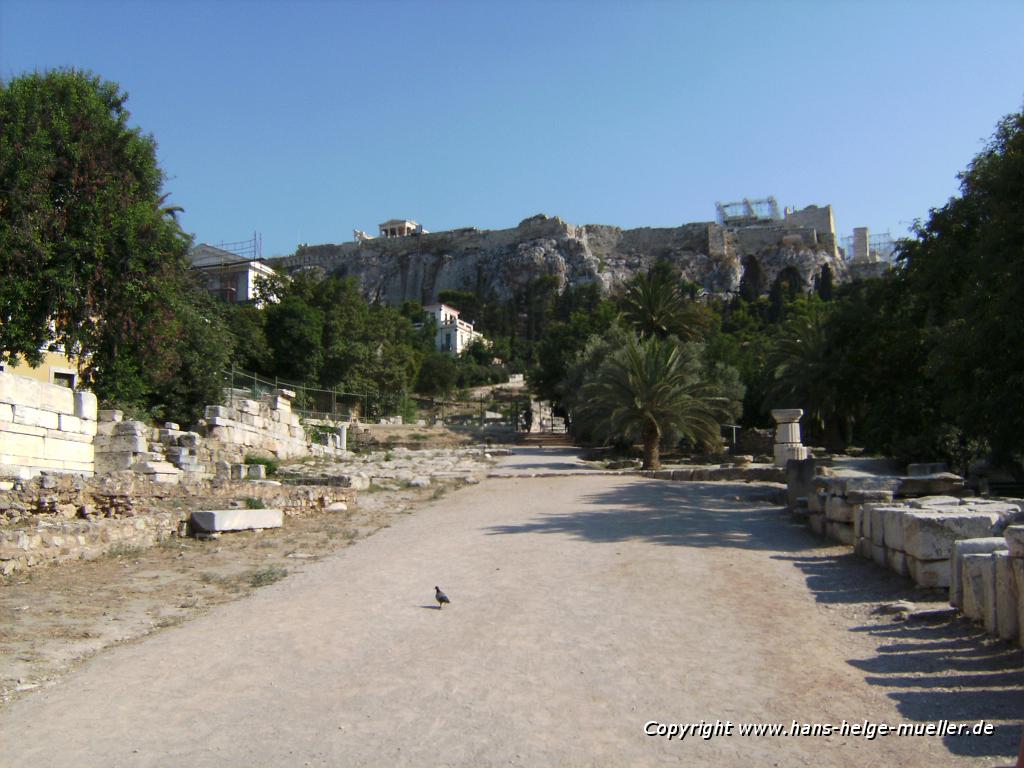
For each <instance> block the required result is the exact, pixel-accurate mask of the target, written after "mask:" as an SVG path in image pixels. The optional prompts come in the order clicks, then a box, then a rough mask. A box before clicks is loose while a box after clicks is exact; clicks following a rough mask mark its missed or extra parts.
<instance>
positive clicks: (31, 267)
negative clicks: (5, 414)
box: [0, 70, 231, 418]
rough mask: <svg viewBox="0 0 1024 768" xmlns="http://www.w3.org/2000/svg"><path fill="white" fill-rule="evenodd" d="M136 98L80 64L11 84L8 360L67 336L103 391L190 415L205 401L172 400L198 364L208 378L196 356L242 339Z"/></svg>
mask: <svg viewBox="0 0 1024 768" xmlns="http://www.w3.org/2000/svg"><path fill="white" fill-rule="evenodd" d="M126 100H127V95H126V94H124V93H123V92H121V90H120V89H119V87H118V86H117V85H116V84H114V83H110V82H105V81H101V80H100V79H99V78H97V77H94V76H93V75H91V74H88V73H85V72H80V71H76V70H62V71H54V72H48V73H42V74H39V73H37V74H32V75H24V76H21V77H16V78H14V79H12V80H10V81H9V82H5V83H0V260H2V262H0V266H2V270H0V271H2V274H3V280H0V360H17V359H19V358H24V359H26V360H27V361H28V362H29V363H34V362H38V360H39V359H40V349H45V348H47V347H50V348H54V347H57V346H59V347H62V348H63V349H64V350H66V351H67V352H69V353H70V354H72V355H74V356H75V357H76V358H77V360H78V362H79V367H80V373H81V377H82V382H83V384H84V385H85V386H90V387H92V388H93V389H94V390H95V391H96V393H97V395H98V396H99V397H100V399H101V400H104V401H105V402H107V403H109V404H116V405H119V406H124V407H135V408H147V409H150V410H151V411H153V412H160V413H162V414H163V415H174V416H177V417H180V418H184V417H187V416H189V415H190V414H194V413H195V412H196V410H197V408H198V407H201V404H198V403H194V402H191V403H188V404H187V405H186V404H185V402H184V401H183V400H181V399H180V398H178V399H177V402H178V404H177V405H173V404H170V403H168V402H162V400H163V399H165V398H164V397H163V395H166V394H167V393H169V392H172V391H173V390H174V387H173V386H171V384H170V383H171V382H172V381H175V380H177V379H178V378H179V376H180V375H183V373H182V372H183V371H184V370H185V369H189V370H190V374H189V375H203V376H206V375H208V372H207V371H206V370H205V368H206V367H205V366H201V367H196V366H194V365H192V364H191V363H190V362H189V361H188V360H187V359H186V358H190V357H191V359H192V360H193V361H194V360H195V357H194V355H195V354H198V355H203V354H208V355H209V356H210V358H211V359H212V360H221V361H223V360H226V355H227V354H230V351H231V349H230V344H229V343H225V341H224V338H218V337H219V336H221V335H222V333H223V330H224V326H223V323H222V321H221V319H220V316H219V314H218V313H217V312H215V311H213V310H212V309H211V307H210V305H209V304H208V303H205V302H203V301H200V300H198V299H195V298H194V297H193V296H192V295H191V294H193V293H194V292H195V291H196V290H197V289H196V288H195V286H194V285H192V283H191V281H190V280H189V277H188V265H187V261H186V256H187V253H188V248H189V246H190V244H191V241H190V238H189V237H188V236H187V235H186V234H185V233H184V232H182V230H181V228H180V227H179V226H178V223H177V221H176V218H175V216H176V213H177V212H178V211H179V210H180V208H177V207H176V206H169V205H167V200H166V195H164V194H162V192H161V187H162V185H163V181H164V176H163V173H162V172H161V170H160V168H159V167H158V165H157V162H156V142H155V141H154V140H153V138H152V137H150V136H146V135H143V134H142V132H141V131H140V130H139V129H138V128H131V127H129V124H128V120H129V117H130V115H129V113H128V110H127V109H126V108H125V103H126ZM186 315H187V316H186ZM201 325H202V327H204V328H206V326H209V328H210V329H212V330H214V331H215V332H214V333H212V334H207V333H199V334H193V335H187V334H189V333H191V332H192V331H197V330H198V329H199V328H200V327H201ZM182 334H186V335H185V336H184V337H183V336H182ZM225 336H226V335H225ZM211 341H212V346H209V345H210V344H211ZM218 375H219V374H218ZM193 383H197V384H198V385H199V386H198V389H197V390H196V392H197V393H198V391H209V390H210V387H208V386H207V385H209V384H211V382H210V381H204V382H193Z"/></svg>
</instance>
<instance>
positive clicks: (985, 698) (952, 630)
mask: <svg viewBox="0 0 1024 768" xmlns="http://www.w3.org/2000/svg"><path fill="white" fill-rule="evenodd" d="M776 558H777V559H780V560H788V561H790V562H792V563H793V565H794V566H796V567H797V568H799V569H800V570H801V571H803V572H804V574H805V576H806V579H807V586H808V587H809V588H810V589H811V591H812V593H813V594H814V596H815V598H816V599H817V600H818V601H819V602H821V603H824V604H840V603H846V604H857V603H861V604H865V605H871V604H877V603H883V602H892V601H895V600H908V601H910V602H917V601H922V600H924V601H936V600H945V597H946V596H945V592H944V591H940V590H920V589H916V588H915V587H914V586H913V584H912V583H911V582H910V581H909V580H908V579H905V578H903V577H901V576H898V575H897V574H895V573H893V572H892V571H888V570H886V569H883V568H880V567H878V566H877V565H875V564H874V563H873V562H871V561H869V560H865V559H863V558H861V557H858V556H857V555H854V554H852V553H845V554H840V555H832V554H823V555H815V556H788V555H785V554H780V555H776ZM850 631H851V632H859V633H865V634H868V635H871V636H872V637H873V638H875V639H876V641H877V646H876V648H875V654H874V655H873V656H871V657H870V658H865V659H847V663H848V664H850V665H851V666H853V667H855V668H857V669H858V670H860V671H862V672H863V673H864V680H865V681H866V682H867V683H868V684H870V685H874V686H878V687H880V688H883V689H885V691H886V695H887V696H889V698H891V699H892V700H893V701H894V702H895V703H896V707H897V709H898V710H899V712H900V714H901V715H902V716H903V717H904V718H905V722H913V723H929V722H936V721H939V720H943V719H945V720H949V721H950V722H952V723H970V724H971V725H974V724H975V723H977V722H979V721H982V720H985V721H988V722H992V721H997V722H994V723H993V726H994V730H993V733H992V734H991V735H983V734H973V733H967V734H960V735H957V734H949V735H946V736H944V737H942V738H943V743H944V744H945V746H946V748H947V749H949V751H950V752H952V753H954V754H957V755H964V756H970V757H979V758H981V757H984V758H989V759H991V760H995V761H996V762H995V763H989V764H994V765H1000V766H1008V765H1012V763H1013V762H1014V758H1015V757H1016V755H1017V752H1018V749H1019V746H1020V739H1021V722H1022V720H1024V652H1022V651H1021V649H1020V648H1017V647H1015V646H1011V645H1010V644H1008V643H1005V642H1002V641H999V640H996V639H994V638H992V637H991V636H990V635H988V634H987V633H985V632H984V630H983V629H982V628H980V627H979V626H977V625H976V624H973V623H972V622H970V621H968V620H965V619H961V618H957V619H954V620H950V621H945V622H940V623H937V624H924V623H921V622H917V621H914V620H908V621H897V620H895V619H893V618H891V617H883V616H878V617H873V618H872V620H871V623H863V624H860V625H858V626H853V627H851V628H850ZM999 721H1001V722H999ZM921 738H928V737H921Z"/></svg>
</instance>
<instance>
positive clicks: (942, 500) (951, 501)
mask: <svg viewBox="0 0 1024 768" xmlns="http://www.w3.org/2000/svg"><path fill="white" fill-rule="evenodd" d="M906 503H907V506H908V507H913V508H914V509H929V508H935V509H945V508H948V507H958V506H960V499H959V498H958V497H957V496H921V497H920V498H917V499H910V500H908V501H907V502H906Z"/></svg>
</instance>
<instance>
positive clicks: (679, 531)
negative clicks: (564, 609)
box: [488, 479, 821, 552]
mask: <svg viewBox="0 0 1024 768" xmlns="http://www.w3.org/2000/svg"><path fill="white" fill-rule="evenodd" d="M772 492H773V489H772V488H771V487H770V486H765V485H759V484H756V483H681V482H680V483H675V482H667V481H663V480H645V479H637V480H636V481H634V482H630V483H626V484H623V485H619V486H616V487H614V488H610V489H608V490H606V491H602V492H600V493H595V494H590V495H587V496H584V497H583V502H584V504H585V506H584V507H583V508H581V509H579V510H577V511H574V512H569V513H565V514H552V513H544V512H541V513H540V515H539V517H538V518H536V519H535V520H533V521H531V522H528V523H524V524H521V525H498V526H494V527H492V528H490V529H488V532H489V533H490V534H492V535H497V534H523V533H534V534H544V533H559V534H568V535H570V536H575V537H577V538H580V539H584V540H587V541H593V542H596V543H615V542H622V541H648V542H652V543H655V544H662V545H666V546H680V547H728V548H735V549H764V550H774V551H782V552H801V551H804V550H811V549H818V548H820V547H821V542H820V541H819V540H817V539H815V538H814V537H813V535H811V533H810V532H809V531H807V530H806V528H804V527H803V526H802V525H799V524H797V523H795V522H793V520H792V519H791V518H790V516H789V514H788V513H785V512H784V511H783V510H782V509H781V508H780V507H778V506H775V505H773V504H771V503H770V499H771V494H772ZM539 503H540V504H542V503H543V501H541V502H539Z"/></svg>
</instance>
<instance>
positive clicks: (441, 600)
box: [434, 587, 451, 611]
mask: <svg viewBox="0 0 1024 768" xmlns="http://www.w3.org/2000/svg"><path fill="white" fill-rule="evenodd" d="M434 599H435V600H437V610H439V611H440V610H441V609H442V608H444V604H445V603H450V602H451V600H449V599H448V595H446V594H445V593H444V592H442V591H441V588H440V587H434Z"/></svg>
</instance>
